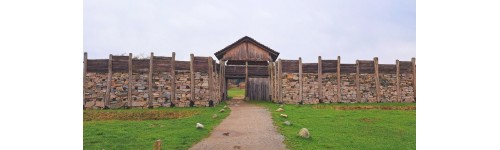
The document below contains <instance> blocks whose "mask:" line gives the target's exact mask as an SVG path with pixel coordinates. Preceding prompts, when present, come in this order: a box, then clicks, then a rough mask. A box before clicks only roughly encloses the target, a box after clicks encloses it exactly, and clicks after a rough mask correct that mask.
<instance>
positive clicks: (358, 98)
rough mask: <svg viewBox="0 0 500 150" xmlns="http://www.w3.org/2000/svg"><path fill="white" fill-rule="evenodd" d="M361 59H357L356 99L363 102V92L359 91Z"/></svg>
mask: <svg viewBox="0 0 500 150" xmlns="http://www.w3.org/2000/svg"><path fill="white" fill-rule="evenodd" d="M359 88H360V87H359V60H356V101H357V102H361V92H360V91H359Z"/></svg>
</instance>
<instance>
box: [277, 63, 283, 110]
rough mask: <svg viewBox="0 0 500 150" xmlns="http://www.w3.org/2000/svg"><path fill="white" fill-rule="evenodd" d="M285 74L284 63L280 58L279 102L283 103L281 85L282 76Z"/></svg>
mask: <svg viewBox="0 0 500 150" xmlns="http://www.w3.org/2000/svg"><path fill="white" fill-rule="evenodd" d="M282 74H283V64H282V62H281V59H279V60H278V93H279V94H278V95H279V102H281V103H283V92H282V90H283V87H282V86H281V84H282V83H281V82H283V81H282V79H281V76H282Z"/></svg>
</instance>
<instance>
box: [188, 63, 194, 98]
mask: <svg viewBox="0 0 500 150" xmlns="http://www.w3.org/2000/svg"><path fill="white" fill-rule="evenodd" d="M189 69H190V78H191V87H190V89H189V90H190V91H191V97H190V100H192V101H194V93H195V88H194V82H195V80H194V54H193V53H191V62H190V63H189Z"/></svg>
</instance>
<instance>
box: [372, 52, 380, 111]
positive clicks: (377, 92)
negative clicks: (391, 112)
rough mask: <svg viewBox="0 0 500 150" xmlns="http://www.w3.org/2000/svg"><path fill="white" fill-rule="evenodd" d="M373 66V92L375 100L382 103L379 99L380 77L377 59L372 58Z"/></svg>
mask: <svg viewBox="0 0 500 150" xmlns="http://www.w3.org/2000/svg"><path fill="white" fill-rule="evenodd" d="M373 63H374V64H373V65H374V67H375V92H376V94H377V95H376V99H377V102H379V103H380V102H382V100H381V99H380V76H379V74H378V57H374V58H373Z"/></svg>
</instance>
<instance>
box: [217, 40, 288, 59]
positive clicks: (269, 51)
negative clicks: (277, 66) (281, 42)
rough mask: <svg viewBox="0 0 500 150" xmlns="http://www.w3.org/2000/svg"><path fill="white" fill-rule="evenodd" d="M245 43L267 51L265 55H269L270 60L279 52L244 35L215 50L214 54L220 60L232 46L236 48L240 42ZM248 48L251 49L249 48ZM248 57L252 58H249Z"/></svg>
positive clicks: (276, 56) (275, 57) (240, 44)
mask: <svg viewBox="0 0 500 150" xmlns="http://www.w3.org/2000/svg"><path fill="white" fill-rule="evenodd" d="M245 43H249V44H250V45H251V46H254V47H257V48H258V49H261V50H264V51H265V52H266V53H267V55H269V56H270V58H271V59H272V61H276V59H277V58H278V55H279V52H276V51H274V50H272V49H271V48H269V47H267V46H265V45H263V44H261V43H259V42H257V41H256V40H254V39H252V38H251V37H248V36H245V37H243V38H241V39H239V40H238V41H236V42H234V43H233V44H231V45H229V46H227V47H226V48H224V49H222V50H220V51H218V52H216V53H215V54H214V55H215V56H216V57H217V59H219V60H221V59H222V58H223V57H224V55H225V54H226V53H227V52H228V51H230V50H233V49H234V48H237V47H239V46H242V44H245ZM250 50H252V49H250ZM249 59H252V58H249Z"/></svg>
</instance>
